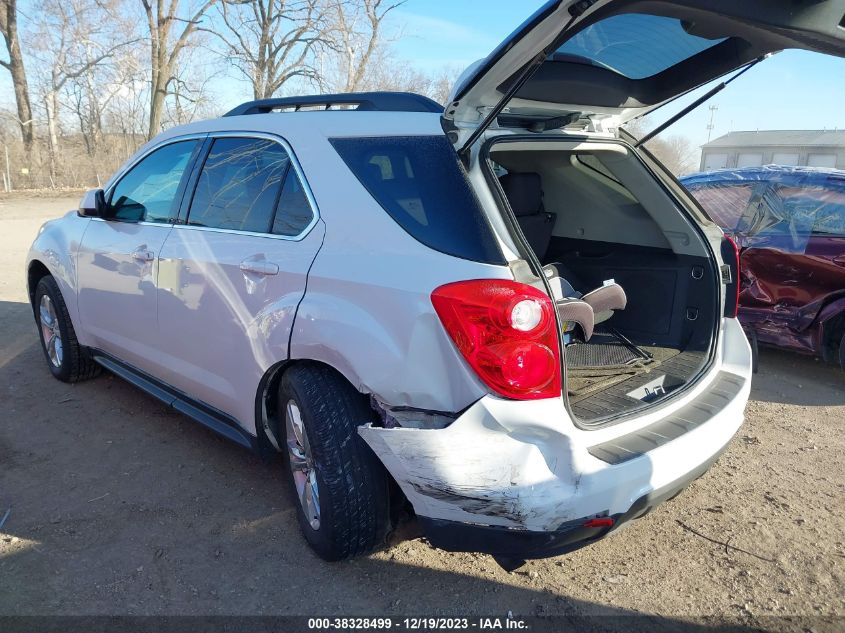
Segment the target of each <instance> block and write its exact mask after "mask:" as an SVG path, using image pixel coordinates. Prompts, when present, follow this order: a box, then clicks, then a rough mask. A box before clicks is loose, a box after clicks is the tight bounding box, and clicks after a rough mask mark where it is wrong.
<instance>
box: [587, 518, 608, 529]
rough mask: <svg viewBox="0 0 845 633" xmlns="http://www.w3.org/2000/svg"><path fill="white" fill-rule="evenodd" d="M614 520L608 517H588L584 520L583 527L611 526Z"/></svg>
mask: <svg viewBox="0 0 845 633" xmlns="http://www.w3.org/2000/svg"><path fill="white" fill-rule="evenodd" d="M614 523H615V521H614V520H613V519H612V518H610V517H598V518H595V519H589V520H588V521H585V522H584V527H587V528H598V527H613V524H614Z"/></svg>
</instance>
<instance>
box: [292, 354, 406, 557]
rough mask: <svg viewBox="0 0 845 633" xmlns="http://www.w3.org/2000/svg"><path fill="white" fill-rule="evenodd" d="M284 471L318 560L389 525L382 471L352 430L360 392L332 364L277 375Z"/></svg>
mask: <svg viewBox="0 0 845 633" xmlns="http://www.w3.org/2000/svg"><path fill="white" fill-rule="evenodd" d="M278 402H279V420H284V423H285V439H286V448H287V451H286V456H287V460H286V461H287V464H288V468H287V472H288V476H289V480H290V483H291V487H292V489H293V491H294V493H295V495H296V499H297V501H296V507H297V514H298V517H299V525H300V528H301V529H302V533H303V535H304V536H305V539H306V540H307V541H308V543H309V545H311V547H312V548H313V549H314V551H315V552H316V553H317V554H318V555H319V556H320V557H322V558H324V559H325V560H330V561H333V560H341V559H344V558H351V557H353V556H359V555H362V554H367V553H369V552H371V551H373V550H374V549H376V548H377V547H379V546H380V545H382V544H383V543H384V541H385V539H386V536H387V533H388V532H389V528H390V520H389V504H388V494H389V489H388V478H387V475H386V473H385V471H384V467H383V466H382V465H381V463H380V462H379V461H378V459H377V458H376V457H375V455H373V453H372V451H371V450H370V449H369V447H368V446H367V445H366V443H365V442H364V441H363V440H362V439H361V437H360V436H359V435H358V426H359V425H360V424H363V423H364V422H366V421H368V420H371V419H372V417H373V412H372V410H371V409H370V407H369V404H368V403H367V400H366V397H365V396H363V395H361V394H360V393H358V392H357V391H356V390H355V389H354V388H353V387H352V386H351V385H350V384H349V383H348V382H346V380H345V379H344V378H343V377H342V376H340V375H339V374H338V373H337V372H335V371H334V370H332V369H330V368H328V367H325V366H321V365H305V364H303V365H296V366H294V367H292V368H290V369H289V370H288V371H287V372H285V375H284V376H283V377H282V382H281V385H280V387H279V400H278Z"/></svg>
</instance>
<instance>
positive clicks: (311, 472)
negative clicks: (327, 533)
mask: <svg viewBox="0 0 845 633" xmlns="http://www.w3.org/2000/svg"><path fill="white" fill-rule="evenodd" d="M285 429H286V439H287V445H288V455H289V457H290V470H291V473H293V482H294V485H295V487H296V496H297V497H298V498H299V503H300V505H301V506H302V511H303V512H304V513H305V518H306V519H307V520H308V523H309V525H310V526H311V528H312V529H314V530H319V529H320V491H319V487H318V486H317V471H316V469H315V468H314V459H313V457H312V455H311V445H310V444H309V443H308V434H307V433H306V432H305V426H304V425H303V423H302V413H301V412H300V410H299V406H298V405H297V404H296V402H294V401H293V400H289V401H288V404H287V406H286V407H285Z"/></svg>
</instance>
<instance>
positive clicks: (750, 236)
mask: <svg viewBox="0 0 845 633" xmlns="http://www.w3.org/2000/svg"><path fill="white" fill-rule="evenodd" d="M682 182H683V184H684V185H685V186H686V187H687V188H688V189H689V190H690V191H691V192H692V193H693V195H695V197H696V198H697V199H698V201H699V202H700V203H701V205H702V206H703V207H704V208H705V209H706V210H707V212H708V213H709V214H710V217H711V218H713V220H714V221H715V222H716V223H718V224H719V225H720V226H722V228H723V229H724V230H725V233H726V234H727V235H729V236H731V237H732V238H733V239H734V241H735V242H736V244H737V245H738V247H739V249H740V261H741V268H742V272H741V278H740V310H739V317H740V319H741V321H742V323H743V326H744V328H745V330H746V332H747V333H748V336H749V339H750V340H751V342H752V345H754V344H756V342H757V341H759V342H760V343H766V344H772V345H777V346H778V347H783V348H787V349H791V350H794V351H797V352H802V353H806V354H813V355H817V356H821V357H822V358H824V359H825V360H831V359H838V360H839V363H840V364H841V365H842V367H843V369H845V171H839V170H832V169H814V168H808V167H782V166H777V165H769V166H766V167H749V168H744V169H725V170H719V171H713V172H708V173H703V174H695V175H693V176H688V177H686V178H683V179H682Z"/></svg>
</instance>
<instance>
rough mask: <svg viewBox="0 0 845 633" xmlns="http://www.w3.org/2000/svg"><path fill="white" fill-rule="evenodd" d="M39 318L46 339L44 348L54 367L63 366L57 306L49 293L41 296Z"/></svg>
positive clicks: (43, 337) (44, 339)
mask: <svg viewBox="0 0 845 633" xmlns="http://www.w3.org/2000/svg"><path fill="white" fill-rule="evenodd" d="M38 318H39V321H40V324H41V337H42V339H43V341H44V349H45V350H46V351H47V357H48V358H49V359H50V362H51V363H53V366H54V367H57V368H59V367H61V366H62V359H63V357H64V349H63V347H62V334H61V331H60V330H59V319H58V318H57V317H56V307H55V305H54V304H53V300H52V299H50V297H49V296H47V295H42V296H41V301H40V303H39V305H38Z"/></svg>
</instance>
